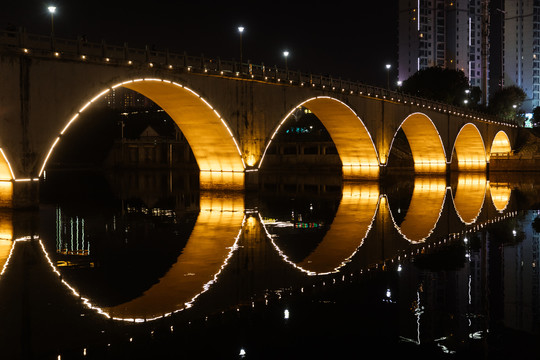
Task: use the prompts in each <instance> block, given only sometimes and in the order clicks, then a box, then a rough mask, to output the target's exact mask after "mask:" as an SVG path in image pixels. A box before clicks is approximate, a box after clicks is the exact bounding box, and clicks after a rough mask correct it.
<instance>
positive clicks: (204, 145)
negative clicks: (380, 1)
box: [39, 79, 245, 176]
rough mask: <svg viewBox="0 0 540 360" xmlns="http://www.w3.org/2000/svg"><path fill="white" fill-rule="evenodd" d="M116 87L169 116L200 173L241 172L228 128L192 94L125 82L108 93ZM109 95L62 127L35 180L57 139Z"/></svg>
mask: <svg viewBox="0 0 540 360" xmlns="http://www.w3.org/2000/svg"><path fill="white" fill-rule="evenodd" d="M120 86H122V87H125V88H128V89H131V90H134V91H137V92H139V93H141V94H142V95H144V96H146V97H148V98H149V99H151V100H152V101H154V102H155V103H156V104H158V105H159V106H160V107H161V108H162V109H163V110H164V111H166V112H167V113H168V114H169V115H170V116H171V118H172V119H173V120H174V121H175V123H176V124H177V125H178V127H179V128H180V130H181V131H182V133H183V134H184V136H185V137H186V139H187V141H188V143H189V145H190V146H191V149H192V151H193V154H194V155H195V159H196V160H197V164H198V165H199V169H200V170H201V171H241V172H243V171H244V168H245V165H244V160H243V159H242V154H241V152H240V149H239V147H238V144H237V142H236V139H235V138H234V136H233V134H232V132H231V130H230V128H229V127H228V126H227V124H226V123H225V121H224V120H223V119H222V118H221V116H220V115H219V114H218V112H217V111H216V110H215V109H213V108H212V106H210V104H209V103H208V102H207V101H206V100H204V99H203V98H202V97H200V95H198V94H197V93H195V92H194V91H193V90H191V89H189V88H187V87H184V86H182V85H180V84H177V83H174V82H171V81H168V80H161V79H137V80H131V81H126V82H123V83H120V84H117V85H114V86H113V87H112V89H114V88H116V87H120ZM109 91H110V89H107V90H105V91H103V92H101V93H100V94H98V95H97V96H96V97H94V98H93V99H92V100H90V101H89V102H88V103H87V104H86V105H84V106H83V107H82V108H81V109H80V110H79V111H78V113H77V114H75V116H74V117H73V118H72V119H71V120H70V121H69V122H68V123H67V124H66V126H65V127H64V129H63V130H62V131H61V132H60V134H59V136H58V137H57V138H56V139H55V141H54V143H53V144H52V146H51V148H50V149H49V152H48V153H47V156H46V158H45V160H44V162H43V165H42V167H41V170H40V172H39V176H41V174H42V172H43V170H44V168H45V165H46V163H47V161H48V159H49V157H50V155H51V153H52V151H53V149H54V147H55V146H56V144H57V143H58V141H59V140H60V136H62V135H64V133H65V132H66V130H67V129H68V128H69V126H71V124H72V123H73V122H74V121H75V120H77V118H78V116H79V115H80V114H81V113H82V112H83V111H84V110H85V109H86V108H87V107H88V106H90V105H91V104H92V103H93V102H95V101H96V100H98V99H100V98H101V97H102V96H104V95H105V94H107V93H108V92H109Z"/></svg>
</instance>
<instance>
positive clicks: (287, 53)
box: [283, 50, 289, 79]
mask: <svg viewBox="0 0 540 360" xmlns="http://www.w3.org/2000/svg"><path fill="white" fill-rule="evenodd" d="M283 56H284V57H285V72H286V73H287V79H288V78H289V68H288V66H287V57H288V56H289V52H288V51H287V50H285V51H284V52H283Z"/></svg>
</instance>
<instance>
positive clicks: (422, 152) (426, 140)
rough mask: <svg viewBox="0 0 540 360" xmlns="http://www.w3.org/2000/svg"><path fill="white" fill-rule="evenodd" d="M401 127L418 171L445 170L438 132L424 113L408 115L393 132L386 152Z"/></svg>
mask: <svg viewBox="0 0 540 360" xmlns="http://www.w3.org/2000/svg"><path fill="white" fill-rule="evenodd" d="M400 129H402V130H403V132H404V133H405V136H406V137H407V141H408V142H409V146H410V148H411V152H412V157H413V161H414V169H415V171H416V172H419V173H426V172H430V173H431V172H433V173H437V172H444V171H446V153H445V150H444V145H443V142H442V139H441V136H440V133H439V131H438V129H437V127H436V126H435V124H434V123H433V121H432V120H431V119H430V118H429V117H428V116H427V115H426V114H424V113H420V112H416V113H412V114H410V115H408V116H407V117H406V118H405V120H403V122H402V123H401V124H400V125H399V127H398V129H397V130H396V132H395V133H394V136H393V138H392V142H391V143H390V148H389V150H388V154H390V151H391V150H392V146H393V144H394V139H395V137H396V135H397V132H398V131H399V130H400Z"/></svg>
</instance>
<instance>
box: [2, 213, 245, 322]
mask: <svg viewBox="0 0 540 360" xmlns="http://www.w3.org/2000/svg"><path fill="white" fill-rule="evenodd" d="M245 220H246V219H245V217H244V219H243V220H242V225H241V228H240V231H239V232H238V234H237V236H236V238H235V239H234V244H233V245H232V246H231V247H230V248H229V253H228V255H227V256H226V258H225V260H224V262H223V264H222V265H221V266H220V268H219V270H218V271H217V272H216V273H215V274H214V275H213V277H212V279H211V280H209V281H208V282H206V283H205V284H203V286H202V290H201V291H200V292H199V293H197V294H196V295H194V296H193V297H192V298H191V299H190V300H189V301H187V302H185V303H184V304H183V305H184V307H183V308H180V309H175V310H173V311H171V312H168V313H165V314H163V315H159V316H154V317H151V318H146V317H145V318H133V317H132V318H128V317H115V316H111V314H110V313H109V312H107V311H106V310H105V309H103V308H101V307H99V306H96V305H94V304H93V303H92V302H91V300H90V299H88V298H86V297H83V296H82V295H81V293H80V292H78V291H77V290H76V289H75V288H74V287H73V286H71V285H70V284H69V283H68V282H67V281H66V280H64V279H63V278H62V275H61V273H60V272H59V271H58V269H57V268H56V267H55V266H54V264H53V262H52V261H51V258H50V257H49V254H48V253H47V250H46V249H45V246H44V245H43V242H42V241H41V239H40V240H39V244H40V247H41V250H42V251H43V254H44V256H45V258H46V260H47V262H48V263H49V266H50V267H51V270H52V271H53V272H54V273H55V274H56V275H58V277H59V279H60V282H61V283H62V284H63V285H64V286H66V287H67V288H68V289H69V290H70V291H71V293H72V294H73V296H75V297H76V298H79V299H80V300H81V301H82V304H84V305H85V306H86V307H87V308H88V309H90V310H93V311H96V313H98V314H100V315H103V316H105V317H106V318H108V319H112V320H116V321H125V322H134V323H143V322H147V321H154V320H157V319H162V318H165V317H169V316H171V315H172V314H174V313H177V312H180V311H184V310H186V309H189V308H191V307H192V306H193V304H194V302H195V300H196V299H197V298H198V297H199V296H200V295H202V294H203V293H205V292H207V291H208V290H209V289H210V287H211V286H212V285H213V284H215V283H216V282H217V280H218V278H219V276H220V274H221V273H222V271H223V269H224V268H225V267H226V266H227V265H228V264H229V261H230V258H231V257H232V255H233V253H234V252H235V251H236V250H237V249H238V240H239V238H240V236H241V234H242V228H243V226H244V224H245ZM36 238H38V237H36ZM26 239H27V238H25V240H26ZM28 239H29V237H28ZM12 251H13V250H12ZM6 266H7V265H6ZM6 266H4V269H5V268H6ZM2 274H3V271H2V273H0V275H2Z"/></svg>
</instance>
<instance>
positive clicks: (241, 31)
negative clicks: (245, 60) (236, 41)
mask: <svg viewBox="0 0 540 360" xmlns="http://www.w3.org/2000/svg"><path fill="white" fill-rule="evenodd" d="M243 32H244V27H243V26H239V27H238V33H239V34H240V69H242V33H243Z"/></svg>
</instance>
